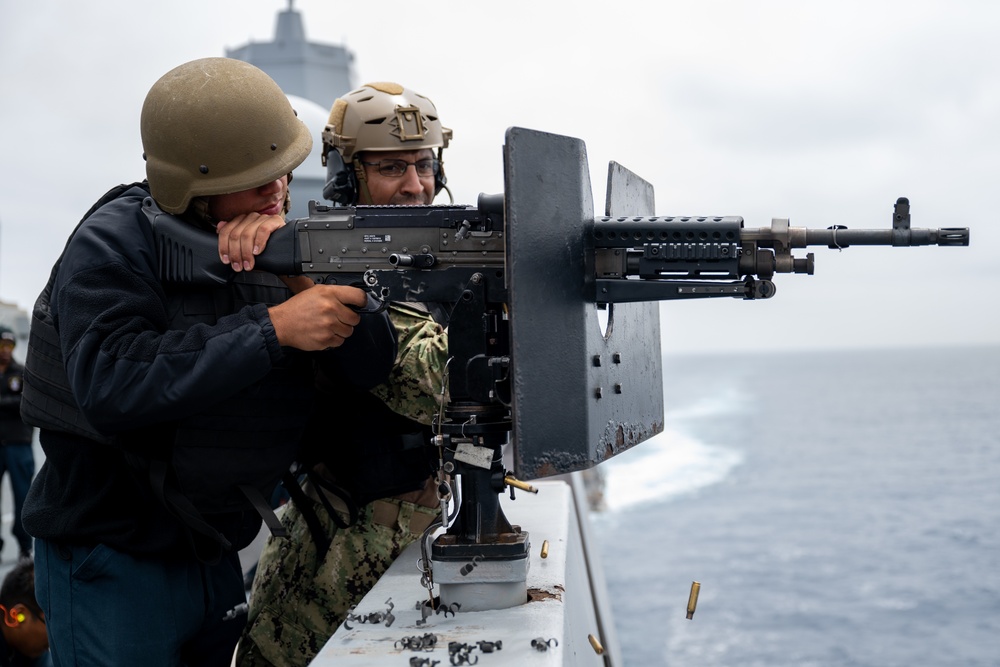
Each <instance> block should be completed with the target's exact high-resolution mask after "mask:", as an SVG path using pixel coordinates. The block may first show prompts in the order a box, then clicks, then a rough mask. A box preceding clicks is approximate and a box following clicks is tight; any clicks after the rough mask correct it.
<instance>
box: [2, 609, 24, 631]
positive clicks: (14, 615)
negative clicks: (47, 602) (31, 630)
mask: <svg viewBox="0 0 1000 667" xmlns="http://www.w3.org/2000/svg"><path fill="white" fill-rule="evenodd" d="M0 609H2V610H3V622H4V623H6V624H7V627H8V628H16V627H17V626H19V625H21V624H22V623H24V622H25V621H26V620H28V617H27V616H25V614H24V612H23V611H21V610H20V609H11V610H10V611H8V610H7V609H6V608H5V607H4V606H3V605H0Z"/></svg>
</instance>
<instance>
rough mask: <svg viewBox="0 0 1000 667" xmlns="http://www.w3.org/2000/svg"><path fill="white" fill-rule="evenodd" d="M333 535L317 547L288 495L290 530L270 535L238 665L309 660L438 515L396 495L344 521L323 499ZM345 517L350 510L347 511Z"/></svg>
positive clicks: (263, 666)
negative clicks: (322, 548) (337, 520)
mask: <svg viewBox="0 0 1000 667" xmlns="http://www.w3.org/2000/svg"><path fill="white" fill-rule="evenodd" d="M312 502H313V503H314V505H315V506H316V514H317V516H318V517H319V520H320V523H321V524H322V526H323V529H324V530H325V531H326V534H327V535H329V536H331V538H332V541H331V546H330V549H329V551H328V552H327V553H325V554H319V553H317V550H316V545H315V543H314V542H313V538H312V536H311V535H310V533H309V528H308V527H307V526H306V522H305V519H304V517H303V515H302V512H301V511H300V510H299V508H298V507H297V506H296V505H295V503H289V504H288V505H287V506H286V508H285V510H284V511H283V512H282V515H281V522H282V524H284V526H285V528H287V529H288V532H289V536H288V537H287V538H275V537H269V538H268V540H267V543H266V544H265V546H264V550H263V552H262V553H261V557H260V563H259V565H258V566H257V575H256V577H255V579H254V583H253V590H252V591H251V594H250V611H249V616H248V619H247V626H246V628H245V629H244V631H243V635H242V637H241V638H240V643H239V646H238V648H237V651H236V664H237V665H238V667H304V666H305V665H307V664H308V663H309V662H310V661H311V660H312V659H313V658H314V657H315V656H316V654H317V653H318V652H319V650H320V649H321V648H323V645H324V644H325V643H326V642H327V640H328V639H329V638H330V637H331V636H332V635H333V633H334V631H336V629H337V628H338V627H339V626H340V624H341V623H342V622H343V621H344V619H345V618H346V617H347V611H348V609H350V608H351V607H352V606H354V605H356V604H358V603H359V602H360V601H361V598H362V597H364V595H365V594H366V593H367V592H368V591H369V590H370V589H371V587H372V586H374V585H375V582H376V581H378V579H379V577H381V576H382V574H383V573H385V571H386V570H387V569H388V568H389V565H391V564H392V562H393V561H394V560H395V559H396V557H397V556H399V554H400V552H401V551H402V550H403V548H404V547H406V546H407V545H408V544H410V543H411V542H413V541H414V540H416V539H418V538H419V537H420V535H421V533H422V532H423V530H424V528H426V527H427V526H428V525H429V524H430V523H431V522H432V521H433V520H434V519H435V518H436V517H437V515H438V510H437V509H436V508H428V507H423V506H421V505H416V504H414V503H411V502H405V501H402V500H398V499H386V500H377V501H375V502H373V503H369V504H368V505H365V506H364V507H363V508H361V510H360V512H359V516H358V521H357V523H355V524H354V525H353V526H351V527H349V528H346V529H342V528H338V527H337V526H336V524H334V522H333V519H332V518H331V517H330V515H329V513H328V512H327V511H326V510H325V509H324V508H323V507H322V506H321V505H320V504H319V503H317V502H315V501H312ZM341 518H342V519H343V520H345V521H346V519H347V516H346V514H345V515H342V517H341Z"/></svg>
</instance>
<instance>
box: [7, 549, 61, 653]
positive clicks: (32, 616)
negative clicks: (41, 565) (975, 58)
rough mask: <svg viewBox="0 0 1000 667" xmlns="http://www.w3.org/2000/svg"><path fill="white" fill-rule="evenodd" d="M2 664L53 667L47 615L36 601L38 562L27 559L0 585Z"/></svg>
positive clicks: (8, 574) (15, 567)
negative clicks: (47, 632)
mask: <svg viewBox="0 0 1000 667" xmlns="http://www.w3.org/2000/svg"><path fill="white" fill-rule="evenodd" d="M0 614H2V619H3V622H2V623H0V667H52V656H51V655H49V639H48V636H47V635H46V632H45V614H44V613H43V612H42V610H41V609H39V608H38V602H36V601H35V565H34V563H32V562H31V560H30V559H27V558H24V559H22V560H20V561H18V563H17V565H15V566H14V568H13V569H12V570H11V571H10V572H8V573H7V575H6V576H5V577H4V579H3V584H2V585H0Z"/></svg>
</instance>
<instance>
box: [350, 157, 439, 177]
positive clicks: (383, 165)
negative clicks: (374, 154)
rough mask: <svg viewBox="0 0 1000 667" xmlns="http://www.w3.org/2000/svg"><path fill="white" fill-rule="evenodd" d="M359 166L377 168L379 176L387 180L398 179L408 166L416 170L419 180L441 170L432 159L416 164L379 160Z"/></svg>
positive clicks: (404, 161) (419, 161)
mask: <svg viewBox="0 0 1000 667" xmlns="http://www.w3.org/2000/svg"><path fill="white" fill-rule="evenodd" d="M361 164H363V165H367V166H369V167H378V173H379V175H381V176H385V177H387V178H399V177H400V176H402V175H403V174H405V173H406V168H407V167H410V166H412V167H413V168H414V169H416V170H417V176H419V177H420V178H424V177H426V176H437V173H438V172H439V171H440V170H441V163H440V162H439V161H438V160H432V159H427V160H417V161H416V162H407V161H406V160H379V161H378V162H362V163H361Z"/></svg>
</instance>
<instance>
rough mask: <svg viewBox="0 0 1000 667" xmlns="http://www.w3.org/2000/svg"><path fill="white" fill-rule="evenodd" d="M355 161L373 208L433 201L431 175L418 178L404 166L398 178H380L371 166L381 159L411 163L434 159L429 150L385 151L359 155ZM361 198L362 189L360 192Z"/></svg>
mask: <svg viewBox="0 0 1000 667" xmlns="http://www.w3.org/2000/svg"><path fill="white" fill-rule="evenodd" d="M358 159H359V160H360V161H361V164H362V166H363V167H364V170H365V178H366V179H367V181H368V192H369V193H370V194H371V197H372V200H371V201H370V202H362V203H368V204H374V205H376V206H384V205H386V204H395V205H397V206H420V205H426V204H430V203H431V202H432V201H434V174H428V175H426V176H419V175H418V174H417V169H416V167H413V166H408V167H407V168H406V171H404V172H403V175H402V176H398V177H393V176H383V175H382V174H380V173H379V168H378V166H376V164H375V163H378V162H380V161H382V160H403V161H404V162H410V163H414V162H417V161H419V160H432V159H434V152H433V151H431V149H429V148H424V149H421V150H418V151H387V152H384V153H383V152H381V151H379V152H367V153H360V154H359V155H358ZM361 194H362V196H364V189H363V188H362V189H361Z"/></svg>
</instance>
